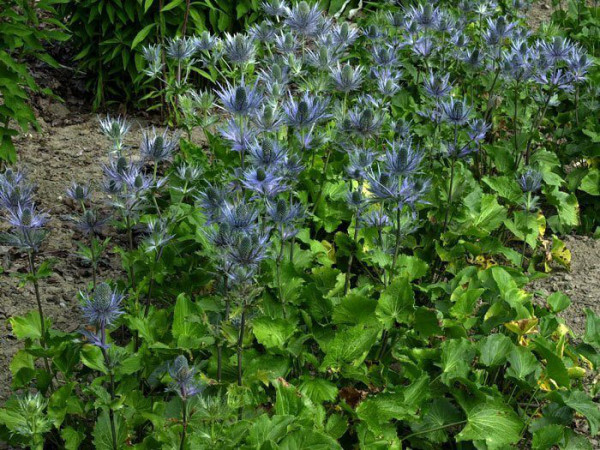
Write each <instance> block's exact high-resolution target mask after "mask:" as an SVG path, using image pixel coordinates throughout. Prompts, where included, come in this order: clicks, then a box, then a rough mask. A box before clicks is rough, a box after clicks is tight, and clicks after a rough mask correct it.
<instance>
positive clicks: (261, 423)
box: [248, 414, 295, 448]
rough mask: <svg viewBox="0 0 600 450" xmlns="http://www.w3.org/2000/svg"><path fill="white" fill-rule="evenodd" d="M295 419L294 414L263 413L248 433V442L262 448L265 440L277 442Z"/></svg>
mask: <svg viewBox="0 0 600 450" xmlns="http://www.w3.org/2000/svg"><path fill="white" fill-rule="evenodd" d="M294 420H295V417H294V416H283V415H274V416H273V417H269V416H268V415H267V414H263V415H261V416H260V417H258V419H256V420H255V421H254V423H253V424H252V427H251V428H250V431H249V433H248V442H249V443H250V444H252V445H253V446H254V447H255V448H262V447H261V446H262V445H263V444H264V443H265V442H273V443H274V444H275V443H277V442H278V441H279V440H280V439H282V438H283V437H284V436H285V435H286V433H287V428H288V426H289V425H291V424H292V423H293V422H294Z"/></svg>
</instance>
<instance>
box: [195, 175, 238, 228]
mask: <svg viewBox="0 0 600 450" xmlns="http://www.w3.org/2000/svg"><path fill="white" fill-rule="evenodd" d="M229 194H230V189H229V188H228V187H226V186H216V185H214V184H211V183H208V186H207V187H206V189H204V190H203V191H201V192H199V194H198V196H196V197H195V200H196V201H197V202H198V203H199V204H200V208H202V209H203V210H204V213H205V215H206V216H207V219H208V220H207V223H208V224H209V225H210V224H211V223H215V222H218V221H219V220H220V218H221V211H222V208H224V207H225V204H226V201H227V198H228V197H229Z"/></svg>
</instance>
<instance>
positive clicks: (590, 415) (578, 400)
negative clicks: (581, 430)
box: [562, 391, 600, 436]
mask: <svg viewBox="0 0 600 450" xmlns="http://www.w3.org/2000/svg"><path fill="white" fill-rule="evenodd" d="M562 395H563V398H564V401H565V404H566V405H567V406H569V407H570V408H573V409H574V410H575V411H577V412H578V413H579V414H581V415H583V416H584V417H585V418H586V419H587V421H588V423H589V425H590V432H591V435H592V436H596V434H598V429H600V407H599V405H598V403H596V402H594V401H592V399H591V398H590V397H589V396H588V395H587V394H586V393H585V392H583V391H569V392H568V393H562Z"/></svg>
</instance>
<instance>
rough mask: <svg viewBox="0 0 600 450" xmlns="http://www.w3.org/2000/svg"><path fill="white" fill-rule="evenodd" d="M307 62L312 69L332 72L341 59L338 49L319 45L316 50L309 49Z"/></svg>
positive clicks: (306, 56) (306, 57)
mask: <svg viewBox="0 0 600 450" xmlns="http://www.w3.org/2000/svg"><path fill="white" fill-rule="evenodd" d="M305 59H306V62H307V63H308V65H310V66H311V67H315V68H317V69H320V70H331V67H333V66H334V65H335V64H337V63H338V61H339V59H340V53H339V52H338V50H337V48H334V47H331V46H328V45H324V44H321V45H318V46H317V47H316V49H315V50H313V49H309V50H308V51H307V52H306V55H305Z"/></svg>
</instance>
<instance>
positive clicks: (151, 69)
mask: <svg viewBox="0 0 600 450" xmlns="http://www.w3.org/2000/svg"><path fill="white" fill-rule="evenodd" d="M161 50H162V48H161V46H160V45H157V44H150V45H147V46H144V47H143V48H142V56H143V57H144V59H145V60H146V62H147V63H148V67H147V68H145V69H144V73H145V74H146V75H148V76H149V77H150V78H157V77H159V76H160V74H161V73H162V71H163V63H162V58H161Z"/></svg>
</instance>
